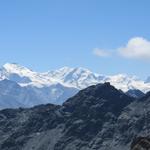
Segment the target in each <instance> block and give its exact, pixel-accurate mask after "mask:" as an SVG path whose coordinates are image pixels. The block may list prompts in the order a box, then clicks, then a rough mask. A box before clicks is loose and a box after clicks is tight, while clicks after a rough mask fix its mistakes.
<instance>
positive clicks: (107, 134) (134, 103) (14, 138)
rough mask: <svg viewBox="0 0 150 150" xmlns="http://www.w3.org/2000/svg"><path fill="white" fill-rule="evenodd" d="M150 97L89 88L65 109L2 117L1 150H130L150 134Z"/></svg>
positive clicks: (39, 108) (106, 86)
mask: <svg viewBox="0 0 150 150" xmlns="http://www.w3.org/2000/svg"><path fill="white" fill-rule="evenodd" d="M149 118H150V93H147V94H146V95H145V96H144V97H143V98H141V99H138V100H137V99H135V98H133V97H130V96H127V95H126V94H124V93H123V92H121V91H118V90H117V89H115V88H114V87H113V86H111V85H110V84H109V83H105V84H99V85H96V86H91V87H89V88H87V89H85V90H82V91H80V92H79V93H78V94H77V95H75V96H74V97H72V98H70V99H68V100H67V101H66V102H65V103H64V104H63V105H62V106H58V105H52V104H48V105H39V106H36V107H33V108H28V109H22V108H20V109H5V110H1V111H0V135H1V136H0V149H2V150H110V149H111V150H129V149H130V144H131V141H132V140H133V139H134V138H136V137H138V136H147V135H149V134H150V131H149V129H150V119H149Z"/></svg>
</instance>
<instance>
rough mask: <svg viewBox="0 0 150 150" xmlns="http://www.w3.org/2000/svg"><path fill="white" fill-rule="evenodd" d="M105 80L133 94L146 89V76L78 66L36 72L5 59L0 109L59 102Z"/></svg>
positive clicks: (148, 87)
mask: <svg viewBox="0 0 150 150" xmlns="http://www.w3.org/2000/svg"><path fill="white" fill-rule="evenodd" d="M105 82H110V84H111V85H113V86H115V87H116V88H117V89H119V90H122V91H123V92H126V93H128V94H131V95H132V96H135V97H136V96H137V95H136V94H139V95H140V96H141V95H142V94H144V93H146V92H148V91H150V77H148V78H147V79H146V80H145V81H143V80H140V79H139V78H138V77H136V76H128V75H126V74H117V75H113V76H106V75H101V74H96V73H93V72H91V71H90V70H88V69H85V68H80V67H79V68H69V67H63V68H60V69H58V70H54V71H48V72H44V73H39V72H35V71H32V70H30V69H28V68H26V67H24V66H21V65H19V64H16V63H6V64H5V65H3V66H2V67H1V69H0V109H3V108H18V107H32V106H35V105H39V104H47V103H52V104H62V103H63V102H64V101H65V100H67V99H68V98H69V97H72V96H74V95H75V94H76V93H77V92H78V91H80V90H82V89H84V88H86V87H89V86H91V85H96V84H98V83H105Z"/></svg>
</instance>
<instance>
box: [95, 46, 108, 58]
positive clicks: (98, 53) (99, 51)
mask: <svg viewBox="0 0 150 150" xmlns="http://www.w3.org/2000/svg"><path fill="white" fill-rule="evenodd" d="M93 54H94V55H96V56H98V57H108V56H110V53H109V52H108V51H106V50H103V49H99V48H94V49H93Z"/></svg>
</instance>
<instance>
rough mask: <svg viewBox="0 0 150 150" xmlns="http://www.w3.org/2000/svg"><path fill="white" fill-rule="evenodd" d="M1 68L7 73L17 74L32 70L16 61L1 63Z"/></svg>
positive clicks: (27, 72) (24, 73)
mask: <svg viewBox="0 0 150 150" xmlns="http://www.w3.org/2000/svg"><path fill="white" fill-rule="evenodd" d="M3 68H4V69H5V70H6V71H7V72H9V73H17V74H19V75H22V76H24V75H27V74H29V73H31V72H32V71H31V70H30V69H28V68H26V67H24V66H21V65H19V64H17V63H6V64H4V65H3Z"/></svg>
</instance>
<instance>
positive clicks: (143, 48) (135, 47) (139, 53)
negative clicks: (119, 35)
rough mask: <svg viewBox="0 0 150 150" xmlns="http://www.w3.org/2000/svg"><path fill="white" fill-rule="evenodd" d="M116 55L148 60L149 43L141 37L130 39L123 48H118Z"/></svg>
mask: <svg viewBox="0 0 150 150" xmlns="http://www.w3.org/2000/svg"><path fill="white" fill-rule="evenodd" d="M118 53H119V54H120V55H121V56H123V57H126V58H131V59H132V58H133V59H150V41H148V40H146V39H144V38H142V37H135V38H131V39H130V40H129V41H128V43H127V44H126V45H125V46H123V47H120V48H118Z"/></svg>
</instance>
